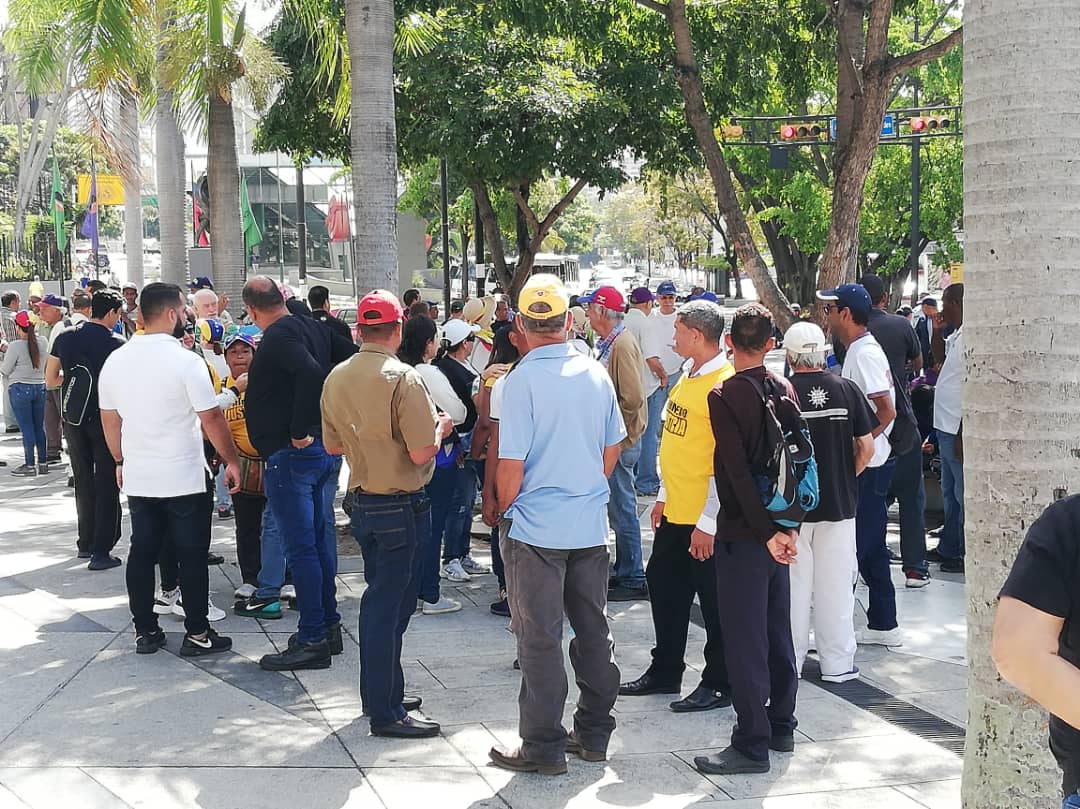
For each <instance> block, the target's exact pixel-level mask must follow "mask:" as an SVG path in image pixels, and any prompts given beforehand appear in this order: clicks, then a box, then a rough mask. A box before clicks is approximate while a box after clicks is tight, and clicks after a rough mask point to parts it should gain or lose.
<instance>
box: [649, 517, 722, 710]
mask: <svg viewBox="0 0 1080 809" xmlns="http://www.w3.org/2000/svg"><path fill="white" fill-rule="evenodd" d="M693 532H694V526H692V525H677V524H675V523H670V522H668V521H667V519H664V520H663V521H662V522H661V523H660V527H659V528H658V529H657V530H656V536H655V538H654V540H653V549H652V556H650V557H649V564H648V565H647V566H646V568H645V578H646V579H648V581H649V600H650V601H651V602H652V618H653V628H654V630H655V631H656V646H655V647H653V650H652V658H653V660H652V664H651V665H650V666H649V673H650V674H652V675H653V676H655V677H657V678H659V679H660V680H663V681H664V682H668V683H681V682H682V676H683V672H684V671H685V670H686V662H685V661H684V659H683V657H684V656H685V654H686V635H687V631H688V630H689V627H690V608H691V606H692V605H693V602H694V595H695V594H696V595H697V597H698V602H699V604H700V605H701V615H702V618H704V620H705V670H704V671H703V672H702V673H701V682H702V684H703V685H704V686H705V687H707V688H711V689H713V690H714V691H723V692H724V693H725V694H728V693H731V683H730V682H729V679H728V669H727V662H726V661H725V660H724V640H723V635H722V633H721V631H720V615H719V612H718V610H717V605H716V569H715V567H714V565H713V560H712V559H707V560H706V561H704V562H699V561H698V560H697V559H695V558H694V557H692V556H691V555H690V552H689V551H690V535H691V534H692V533H693Z"/></svg>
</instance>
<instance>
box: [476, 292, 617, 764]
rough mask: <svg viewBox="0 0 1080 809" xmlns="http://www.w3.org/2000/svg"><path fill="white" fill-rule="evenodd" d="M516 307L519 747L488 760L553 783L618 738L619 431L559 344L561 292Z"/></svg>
mask: <svg viewBox="0 0 1080 809" xmlns="http://www.w3.org/2000/svg"><path fill="white" fill-rule="evenodd" d="M518 303H519V308H520V313H519V314H518V317H517V322H516V323H515V328H516V329H517V330H518V333H519V334H520V335H521V336H522V337H523V338H524V340H525V342H526V343H527V345H528V348H529V350H528V353H527V354H526V356H525V357H524V358H523V359H522V360H520V362H519V363H518V364H517V366H515V368H514V373H513V374H511V375H509V376H508V377H507V378H506V382H505V392H504V397H503V402H502V408H501V417H500V421H499V466H498V471H497V472H496V478H495V488H496V494H497V497H498V502H499V508H500V510H502V511H503V512H504V513H505V516H506V518H507V519H509V520H512V521H513V524H512V526H511V527H510V528H509V530H508V532H507V534H506V536H505V537H504V538H503V540H502V543H501V545H500V549H501V551H502V557H503V562H504V564H505V567H506V580H507V591H508V593H509V599H510V611H511V613H512V614H513V616H514V633H515V634H516V635H517V643H518V660H519V661H520V666H521V676H522V687H521V696H520V697H519V698H518V705H519V711H520V720H519V728H518V733H519V735H520V736H521V739H522V745H521V747H520V748H518V749H514V750H506V749H503V748H501V747H498V746H496V747H493V748H492V749H491V752H490V754H489V755H490V757H491V760H492V762H494V764H495V765H496V766H498V767H502V768H504V769H508V770H514V771H517V772H538V773H541V774H544V775H558V774H561V773H564V772H566V753H567V752H570V753H575V754H577V755H578V756H580V757H581V758H582V759H584V760H586V761H604V760H605V759H606V757H607V746H608V740H609V739H610V737H611V732H612V731H613V730H614V729H615V719H614V717H613V716H612V715H611V709H612V707H613V706H614V704H615V698H616V696H617V695H618V691H619V669H618V666H616V665H615V658H614V644H613V642H612V639H611V632H610V630H609V628H608V623H607V616H606V614H605V611H606V608H607V579H608V551H607V546H606V538H607V521H606V508H607V500H608V483H607V478H608V476H609V475H610V474H611V471H612V469H613V468H614V466H615V463H616V462H617V460H618V458H619V445H620V443H621V442H622V440H623V439H624V438H625V437H626V428H625V427H624V426H623V420H622V415H621V414H620V412H619V405H618V401H617V400H616V398H615V388H614V386H613V385H612V383H611V379H610V377H609V376H608V374H607V372H606V371H605V370H604V368H603V366H602V365H600V363H598V362H597V361H596V360H593V359H591V358H589V357H585V356H583V355H581V354H579V353H578V352H577V351H575V350H574V348H573V347H571V346H570V345H569V344H568V343H567V342H566V333H567V331H568V330H569V328H570V325H571V315H570V313H569V309H570V299H569V296H568V295H567V293H566V289H565V288H564V287H563V285H562V283H561V282H560V281H559V280H558V279H557V278H555V277H554V276H550V275H542V274H541V275H534V276H533V277H532V278H531V279H530V280H529V282H528V283H527V284H526V285H525V287H524V288H523V289H522V290H521V293H520V295H519V297H518ZM567 402H577V403H581V404H582V406H580V407H572V408H568V407H566V406H565V405H566V403H567ZM564 611H565V613H566V616H567V617H568V618H569V619H570V626H571V627H572V629H573V631H574V635H575V636H574V639H573V640H571V641H570V660H571V663H572V664H573V666H574V672H575V675H576V678H577V681H578V683H579V685H580V687H581V696H580V697H579V698H578V706H577V711H576V713H575V714H574V729H573V731H572V732H571V733H570V734H569V735H567V732H566V730H565V729H564V728H563V724H562V715H563V706H564V704H565V702H566V692H567V684H566V672H565V668H564V665H563V656H562V629H563V612H564Z"/></svg>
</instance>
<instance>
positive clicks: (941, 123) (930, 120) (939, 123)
mask: <svg viewBox="0 0 1080 809" xmlns="http://www.w3.org/2000/svg"><path fill="white" fill-rule="evenodd" d="M908 126H909V127H910V128H911V134H913V135H923V134H926V133H927V132H933V131H935V130H938V129H948V128H949V127H950V126H952V120H951V119H950V118H949V116H948V115H920V116H918V117H915V118H909V119H908Z"/></svg>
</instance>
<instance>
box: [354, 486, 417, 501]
mask: <svg viewBox="0 0 1080 809" xmlns="http://www.w3.org/2000/svg"><path fill="white" fill-rule="evenodd" d="M349 494H351V495H352V496H353V497H379V498H382V499H384V500H402V499H405V500H407V499H409V498H410V497H415V496H416V495H418V494H424V490H423V489H419V490H417V491H415V492H398V493H396V494H377V493H375V492H365V491H364V490H363V489H362V488H360V487H359V486H357V487H356V488H355V489H350V490H349Z"/></svg>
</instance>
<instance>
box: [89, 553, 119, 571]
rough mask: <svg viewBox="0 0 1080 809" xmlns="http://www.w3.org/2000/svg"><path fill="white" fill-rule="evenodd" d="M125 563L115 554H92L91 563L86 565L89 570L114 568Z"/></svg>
mask: <svg viewBox="0 0 1080 809" xmlns="http://www.w3.org/2000/svg"><path fill="white" fill-rule="evenodd" d="M121 564H123V563H122V562H121V561H120V560H119V559H117V558H116V557H115V556H109V555H107V554H106V555H105V556H91V557H90V564H88V565H87V566H86V569H87V570H112V569H113V568H114V567H120V565H121Z"/></svg>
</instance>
